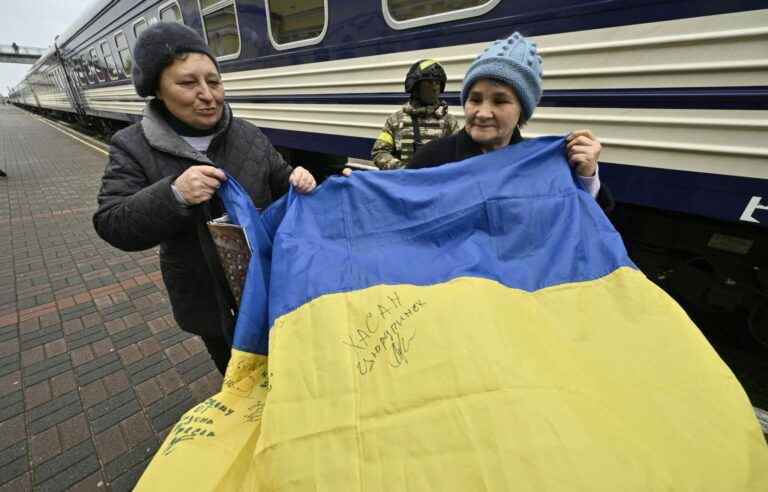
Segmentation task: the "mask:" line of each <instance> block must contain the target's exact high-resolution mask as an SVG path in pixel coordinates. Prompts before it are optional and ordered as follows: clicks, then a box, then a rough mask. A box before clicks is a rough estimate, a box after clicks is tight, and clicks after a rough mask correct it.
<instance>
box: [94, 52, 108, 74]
mask: <svg viewBox="0 0 768 492" xmlns="http://www.w3.org/2000/svg"><path fill="white" fill-rule="evenodd" d="M91 63H93V66H94V68H95V69H96V78H97V79H98V80H99V82H104V81H106V80H107V70H106V68H105V67H104V61H103V60H102V59H101V57H99V54H98V53H96V50H95V49H91Z"/></svg>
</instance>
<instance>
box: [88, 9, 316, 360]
mask: <svg viewBox="0 0 768 492" xmlns="http://www.w3.org/2000/svg"><path fill="white" fill-rule="evenodd" d="M133 58H134V61H135V63H134V65H133V83H134V86H135V88H136V92H137V93H138V94H139V95H140V96H142V97H148V98H151V99H149V101H148V102H147V105H146V107H145V109H144V116H143V119H142V120H141V122H139V123H136V124H134V125H131V126H129V127H128V128H126V129H124V130H121V131H119V132H117V133H116V134H115V136H114V137H113V138H112V142H111V143H112V145H111V149H110V156H109V163H108V164H107V168H106V171H105V172H104V177H103V178H102V186H101V190H100V192H99V197H98V202H99V208H98V210H97V211H96V213H95V215H94V217H93V223H94V226H95V228H96V231H97V232H98V233H99V235H100V236H101V237H102V238H103V239H104V240H105V241H107V242H109V243H110V244H112V245H113V246H115V247H117V248H120V249H123V250H126V251H137V250H143V249H148V248H152V247H155V246H157V245H158V244H159V245H160V267H161V270H162V274H163V281H164V282H165V285H166V288H167V289H168V297H169V298H170V301H171V306H172V308H173V314H174V317H175V318H176V321H177V323H178V324H179V327H180V328H181V329H182V330H185V331H188V332H191V333H195V334H197V335H200V336H201V338H202V339H203V342H204V343H205V345H206V347H207V348H208V352H209V353H210V354H211V358H212V359H213V361H214V362H215V363H216V366H217V367H218V368H219V370H220V371H221V372H222V373H223V372H224V370H225V368H226V366H227V362H228V361H229V357H230V346H231V333H232V329H233V317H234V313H235V309H236V303H235V301H234V297H233V296H232V294H231V292H230V291H229V290H228V287H227V284H226V280H225V278H224V274H223V269H222V267H221V264H220V260H219V257H218V255H217V253H216V249H215V246H214V244H213V241H212V239H211V237H210V235H209V233H208V229H207V228H206V222H207V221H209V220H211V219H213V218H215V217H218V216H220V215H222V214H223V213H224V210H223V207H222V205H221V202H220V201H219V199H218V198H217V196H216V191H217V190H218V189H219V186H220V185H221V183H222V182H223V181H225V180H226V179H228V177H229V176H233V177H235V178H236V179H237V180H238V181H239V182H240V183H241V184H242V185H243V186H244V187H245V189H246V190H247V191H248V193H249V195H250V196H251V198H252V199H253V202H254V204H255V205H256V206H257V207H259V208H261V207H266V206H267V205H269V204H270V203H271V202H272V201H274V200H276V199H277V198H279V197H280V196H281V195H283V194H284V193H285V192H286V191H288V187H289V185H293V186H294V187H295V189H296V190H297V191H298V192H300V193H309V192H310V191H312V190H313V189H314V187H315V180H314V178H313V177H312V175H311V174H310V173H309V172H308V171H306V170H305V169H303V168H301V167H297V168H295V169H292V168H291V167H290V166H289V165H288V164H286V163H285V161H284V160H283V158H282V157H281V156H280V154H278V153H277V151H276V150H275V149H274V147H272V145H271V144H270V142H269V141H268V140H267V138H266V137H265V136H264V134H263V133H262V132H261V131H260V130H259V129H258V128H256V127H255V126H253V125H252V124H250V123H247V122H245V121H243V120H240V119H238V118H234V117H233V116H232V112H231V110H230V109H229V106H228V105H227V104H226V103H225V102H224V85H223V84H222V81H221V74H220V72H219V66H218V61H217V59H216V56H215V55H214V53H213V52H212V51H211V49H210V48H209V47H208V46H207V45H206V44H205V42H203V40H202V38H201V37H200V36H199V34H198V33H197V32H196V31H194V30H192V29H190V28H188V27H186V26H184V25H182V24H178V23H158V24H154V25H152V26H150V27H148V28H147V29H146V30H145V31H143V32H142V33H141V36H139V39H138V40H137V42H136V47H135V49H134V53H133Z"/></svg>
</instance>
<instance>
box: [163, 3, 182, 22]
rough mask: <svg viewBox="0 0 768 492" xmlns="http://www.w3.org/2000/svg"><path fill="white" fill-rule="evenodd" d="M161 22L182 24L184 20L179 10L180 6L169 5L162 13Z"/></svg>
mask: <svg viewBox="0 0 768 492" xmlns="http://www.w3.org/2000/svg"><path fill="white" fill-rule="evenodd" d="M160 22H180V23H183V20H182V18H181V10H179V6H178V5H176V4H174V5H169V6H167V7H165V8H163V10H161V11H160Z"/></svg>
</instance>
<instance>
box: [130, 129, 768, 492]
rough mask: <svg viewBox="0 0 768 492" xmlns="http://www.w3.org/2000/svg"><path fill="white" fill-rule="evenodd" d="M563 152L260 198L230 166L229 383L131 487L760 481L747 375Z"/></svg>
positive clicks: (650, 485)
mask: <svg viewBox="0 0 768 492" xmlns="http://www.w3.org/2000/svg"><path fill="white" fill-rule="evenodd" d="M564 146H565V144H564V140H563V139H561V138H541V139H535V140H528V141H525V142H522V143H519V144H516V145H514V146H510V147H507V148H505V149H502V150H499V151H496V152H492V153H490V154H487V155H483V156H479V157H475V158H471V159H468V160H466V161H462V162H459V163H455V164H450V165H446V166H442V167H439V168H436V169H431V170H419V171H396V172H381V173H356V174H355V175H354V176H352V177H350V178H333V179H330V180H329V181H327V182H326V183H325V184H324V185H323V186H322V187H321V188H319V189H318V190H317V191H316V192H315V193H313V194H312V195H309V196H298V195H290V196H288V197H287V198H286V199H284V200H282V201H280V202H278V203H277V204H275V205H274V206H273V207H272V208H270V209H269V210H268V211H267V212H266V213H265V214H264V215H262V216H259V215H258V214H257V213H256V212H255V210H252V205H248V204H246V205H245V206H242V207H241V208H242V209H243V210H244V212H240V210H239V209H238V207H240V205H233V203H232V202H233V201H232V200H231V199H230V198H227V195H232V196H244V192H242V191H241V190H240V191H237V190H234V191H233V189H234V187H235V185H234V182H231V183H232V184H228V185H227V186H226V187H225V188H227V189H225V191H224V198H225V202H226V203H227V208H228V210H229V211H230V213H233V212H234V213H233V215H235V216H236V217H237V218H238V220H240V221H241V222H243V221H246V222H248V224H247V225H246V229H247V230H248V231H249V240H250V242H251V245H252V247H253V249H254V252H255V254H254V259H253V260H252V263H251V265H250V267H249V278H248V280H247V284H246V292H245V294H244V298H245V297H248V299H249V300H248V301H247V302H249V303H250V304H249V305H247V306H246V305H245V301H244V305H243V306H242V308H241V313H240V315H239V319H238V324H237V328H236V331H237V332H236V340H235V349H234V350H233V358H232V361H231V363H230V365H229V368H228V371H227V376H226V378H225V382H224V385H223V388H222V392H221V393H219V394H218V395H216V396H215V397H213V398H211V399H210V400H208V401H206V402H204V403H202V404H200V405H199V406H197V407H195V408H194V409H192V410H191V411H190V412H189V413H187V414H186V415H185V416H184V417H183V418H182V419H181V421H180V422H179V424H177V425H176V426H175V427H174V428H173V429H172V431H171V432H170V434H169V436H168V438H167V439H166V441H165V443H164V444H163V446H162V447H161V448H160V450H159V451H158V453H157V455H156V456H155V458H154V460H153V461H152V463H151V464H150V466H149V468H148V469H147V471H146V472H145V474H144V476H143V477H142V479H141V481H140V483H139V485H138V489H137V490H242V491H293V490H297V491H298V490H313V491H315V490H316V491H357V490H365V491H400V490H403V491H405V490H407V491H428V490H430V491H431V490H456V491H475V490H494V491H508V490H510V491H511V490H514V491H575V490H578V491H616V490H622V491H653V490H664V491H678V490H679V491H713V492H723V491H727V492H735V491H755V492H757V491H766V490H768V448H767V447H766V443H765V441H764V439H763V436H762V433H761V431H760V428H759V425H758V423H757V420H756V418H755V416H754V414H753V413H752V407H751V405H750V403H749V401H748V399H747V397H746V395H745V394H744V391H743V390H742V388H741V387H740V385H739V383H738V382H737V381H736V379H735V378H734V376H733V374H732V373H731V372H730V370H729V369H728V368H727V367H726V365H725V364H724V363H723V362H722V361H721V360H720V358H719V357H718V356H717V354H716V353H715V351H714V350H713V349H712V347H711V346H710V345H709V344H708V343H707V341H706V340H705V339H704V337H703V336H702V335H701V333H700V332H699V330H698V329H697V328H696V327H695V326H694V325H693V324H692V323H691V321H690V320H689V319H688V317H687V316H686V315H685V313H684V312H683V311H682V310H681V309H680V308H679V307H678V306H677V304H676V303H675V302H674V301H672V300H671V299H670V298H669V297H668V296H667V295H666V294H665V293H664V292H663V291H661V290H660V289H658V288H657V287H656V286H655V285H654V284H653V283H651V282H650V281H649V280H648V279H646V278H645V276H644V275H643V274H642V273H641V272H639V271H638V270H637V268H636V267H635V266H634V265H633V264H632V262H631V260H630V259H629V258H628V257H627V254H626V251H625V249H624V246H623V244H622V241H621V238H620V237H619V235H618V234H617V233H616V231H615V230H614V229H613V227H612V226H611V224H610V222H609V221H608V220H607V219H606V217H605V216H604V215H603V212H602V211H601V210H600V208H599V207H598V206H597V204H596V203H595V201H594V200H593V199H592V197H590V196H589V195H588V194H587V193H585V192H583V191H582V190H580V189H579V188H578V187H577V185H576V184H575V182H574V179H573V176H572V174H571V171H570V169H569V167H568V165H567V163H566V162H565V159H564V155H565V147H564ZM228 183H230V182H228ZM230 186H232V187H233V188H230ZM249 206H250V209H249ZM233 209H238V210H233ZM267 349H268V350H267ZM267 353H268V356H267Z"/></svg>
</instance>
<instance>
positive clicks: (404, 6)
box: [381, 0, 501, 29]
mask: <svg viewBox="0 0 768 492" xmlns="http://www.w3.org/2000/svg"><path fill="white" fill-rule="evenodd" d="M500 1H501V0H420V1H414V0H381V4H382V7H383V10H384V19H386V21H387V24H389V26H390V27H391V28H393V29H408V28H410V27H417V26H424V25H427V24H436V23H438V22H448V21H453V20H458V19H465V18H467V17H475V16H478V15H483V14H485V13H486V12H489V11H490V10H491V9H493V8H494V7H495V6H496V5H498V4H499V2H500Z"/></svg>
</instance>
